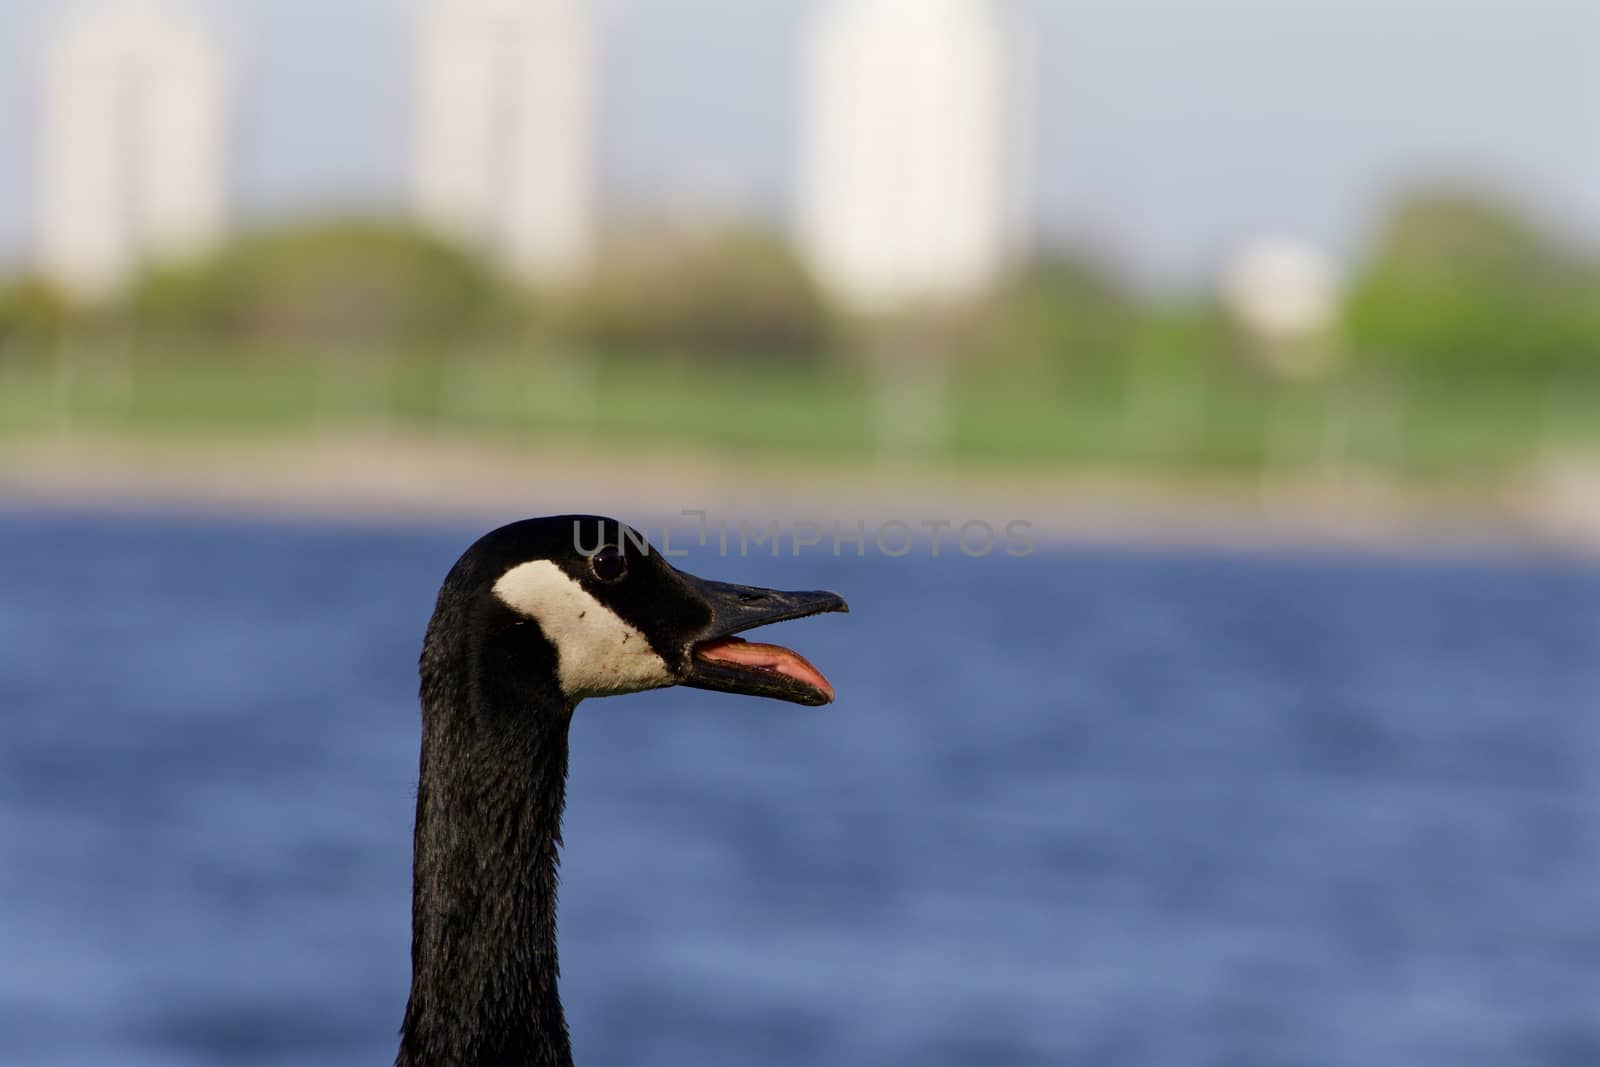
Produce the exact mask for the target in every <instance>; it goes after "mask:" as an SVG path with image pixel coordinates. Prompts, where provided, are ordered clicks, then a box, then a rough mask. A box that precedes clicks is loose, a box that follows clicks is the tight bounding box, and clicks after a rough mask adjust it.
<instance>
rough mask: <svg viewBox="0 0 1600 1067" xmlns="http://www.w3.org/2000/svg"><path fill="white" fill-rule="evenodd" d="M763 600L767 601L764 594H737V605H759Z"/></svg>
mask: <svg viewBox="0 0 1600 1067" xmlns="http://www.w3.org/2000/svg"><path fill="white" fill-rule="evenodd" d="M765 599H767V594H765V593H740V594H739V603H741V604H759V603H760V602H761V601H763V600H765Z"/></svg>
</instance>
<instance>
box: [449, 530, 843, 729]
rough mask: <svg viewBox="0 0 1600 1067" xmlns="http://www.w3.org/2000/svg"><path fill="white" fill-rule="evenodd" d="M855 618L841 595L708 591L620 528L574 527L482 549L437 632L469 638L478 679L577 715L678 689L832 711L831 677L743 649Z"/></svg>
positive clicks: (495, 539)
mask: <svg viewBox="0 0 1600 1067" xmlns="http://www.w3.org/2000/svg"><path fill="white" fill-rule="evenodd" d="M848 610H849V608H848V606H847V605H846V604H845V601H844V599H843V598H842V597H840V596H839V595H838V594H836V593H830V592H821V591H811V592H785V591H780V590H776V589H763V588H759V587H755V586H745V585H733V584H729V583H726V582H718V581H711V580H708V579H705V578H699V577H696V576H695V575H692V574H688V573H685V572H684V571H681V570H679V569H677V568H676V567H674V566H672V565H671V564H670V563H669V562H668V561H667V560H666V559H665V558H663V556H662V555H661V554H660V553H659V552H657V551H655V550H654V549H652V548H651V547H650V545H649V543H648V542H647V541H646V539H645V538H644V537H643V536H642V535H641V534H639V532H638V531H637V530H634V529H633V528H631V527H628V526H626V525H624V524H622V523H619V522H617V521H616V520H614V519H606V518H600V517H598V516H592V515H563V516H556V517H553V518H544V519H530V520H527V521H524V522H518V523H513V524H512V525H509V526H505V527H502V528H501V529H499V530H496V531H494V532H493V533H491V534H488V535H487V536H485V537H484V538H482V539H481V540H479V541H478V542H477V544H475V545H473V546H472V548H470V549H469V550H468V551H467V553H466V554H465V555H464V556H463V557H462V558H461V560H460V562H458V563H457V564H456V567H455V569H454V570H453V571H452V572H451V574H450V577H449V578H447V579H446V581H445V585H444V588H443V589H442V590H441V592H440V599H439V609H438V611H437V612H436V614H435V625H436V627H437V626H439V624H440V623H441V622H443V623H446V624H448V625H449V627H450V628H451V629H452V630H453V631H454V632H455V633H457V634H459V635H462V636H464V638H465V640H466V641H467V644H468V647H467V648H466V649H465V650H462V649H459V647H458V648H457V649H455V650H454V651H456V652H457V653H459V652H461V651H465V652H466V653H467V654H468V655H469V656H470V657H471V658H472V659H473V660H475V661H476V666H477V667H478V668H479V669H478V670H477V671H476V672H475V673H476V674H477V675H478V676H480V677H488V676H493V677H495V678H496V679H497V685H504V686H510V687H511V688H512V689H514V690H524V691H527V692H535V691H539V692H543V693H545V694H548V696H555V695H557V694H558V695H559V702H560V703H561V704H564V705H565V706H566V707H568V708H570V707H572V706H574V705H576V704H577V703H578V702H579V701H580V700H584V699H587V698H593V697H607V696H617V695H621V694H624V693H634V692H642V691H645V690H650V689H661V688H665V687H668V686H677V685H681V686H688V687H691V688H696V689H707V690H714V691H719V692H725V693H736V694H743V695H746V696H757V697H767V698H771V699H775V700H783V701H788V702H791V703H795V704H803V705H810V706H818V705H823V704H827V703H829V702H831V701H832V700H833V696H834V693H833V687H832V686H831V685H830V684H829V683H828V681H827V679H826V678H824V677H823V675H822V673H821V672H820V671H818V670H817V669H816V668H815V667H813V666H812V665H811V664H810V663H808V662H807V661H806V660H805V658H804V657H802V656H800V655H799V654H798V653H796V652H794V651H792V650H790V649H787V648H784V647H781V646H778V645H770V644H758V643H753V642H749V641H747V640H745V639H743V638H741V637H739V636H738V635H740V634H742V633H745V632H746V631H749V630H752V629H755V628H756V627H760V626H766V625H769V624H771V623H777V622H784V621H787V620H791V619H799V618H804V617H806V616H809V615H817V614H821V613H824V612H835V611H848ZM430 643H431V642H430ZM425 660H426V657H425ZM424 668H425V673H426V662H425V663H424ZM552 683H553V689H554V691H555V692H554V693H552V692H551V689H552ZM548 696H547V699H548Z"/></svg>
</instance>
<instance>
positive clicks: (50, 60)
mask: <svg viewBox="0 0 1600 1067" xmlns="http://www.w3.org/2000/svg"><path fill="white" fill-rule="evenodd" d="M43 105H44V107H43V121H42V123H41V128H40V133H41V145H40V156H39V160H40V173H39V212H38V229H37V233H36V235H35V238H36V254H37V259H38V266H39V268H40V270H41V271H42V272H43V273H44V274H45V275H46V276H47V277H49V278H51V279H53V280H54V281H56V282H57V283H58V284H60V285H61V286H63V287H64V288H66V289H67V290H68V291H70V292H72V293H74V294H76V295H78V296H80V297H83V298H88V299H95V298H100V297H105V296H108V295H110V294H112V293H114V292H115V291H116V289H117V288H118V287H119V286H120V285H122V284H123V283H124V282H126V281H127V280H128V277H129V275H130V274H131V273H132V272H133V271H134V270H135V269H137V268H138V267H139V266H140V265H141V264H142V263H144V262H147V261H150V260H166V259H182V258H186V257H189V256H193V255H197V254H200V253H203V252H204V251H206V250H207V249H208V248H209V247H210V246H212V245H213V244H214V243H215V242H216V241H217V240H218V239H219V238H220V236H221V234H222V232H223V228H224V226H225V224H226V206H227V195H226V187H227V163H226V159H227V146H228V129H227V126H228V74H227V68H226V64H225V62H224V58H223V54H222V51H221V49H220V48H219V47H218V45H217V43H216V42H215V41H214V40H213V39H212V37H211V36H210V35H209V34H208V33H207V32H206V31H205V29H204V27H202V26H200V25H198V24H195V23H193V22H191V21H189V20H187V19H185V18H182V17H180V16H179V15H177V14H173V13H167V12H165V11H163V10H162V9H159V8H151V7H140V8H129V7H118V6H101V7H98V8H91V9H90V10H88V11H85V12H83V13H81V14H79V15H78V16H76V17H75V18H74V19H73V20H72V21H71V22H70V23H69V24H68V25H67V26H66V27H65V31H64V32H63V33H62V34H61V35H60V37H59V38H58V39H57V40H56V41H55V42H54V44H53V46H52V47H51V49H50V50H49V52H48V54H47V56H46V57H45V79H44V92H43Z"/></svg>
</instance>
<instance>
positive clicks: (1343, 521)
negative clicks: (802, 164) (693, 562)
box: [0, 434, 1600, 556]
mask: <svg viewBox="0 0 1600 1067" xmlns="http://www.w3.org/2000/svg"><path fill="white" fill-rule="evenodd" d="M0 508H9V509H13V510H14V509H18V508H25V509H74V510H112V511H128V510H131V511H141V512H148V511H183V512H192V513H202V514H225V515H246V516H250V515H255V516H271V517H305V518H334V519H337V518H357V519H379V520H383V519H393V520H411V521H416V520H426V519H438V520H444V519H462V520H473V521H484V522H492V521H497V520H500V519H504V518H507V517H514V516H521V515H528V514H539V513H550V512H565V511H596V512H602V513H612V514H619V515H624V516H627V517H629V518H631V519H633V520H634V521H638V522H651V523H653V522H657V521H662V520H669V519H674V518H676V517H679V516H680V515H681V513H682V512H684V511H685V510H700V511H705V512H706V513H707V514H708V515H709V516H710V517H711V518H712V520H713V522H715V520H717V519H726V520H728V521H730V522H736V521H739V520H749V521H752V522H756V523H761V524H765V523H768V522H772V521H778V522H781V523H786V524H792V523H794V522H796V521H799V520H808V521H813V522H817V523H821V524H824V525H825V526H831V524H833V523H835V522H839V523H843V524H844V528H845V529H847V530H849V529H854V528H856V527H857V526H858V525H859V524H860V523H863V522H864V523H867V524H868V529H869V530H875V529H876V528H878V527H880V526H881V525H882V524H884V523H886V522H891V521H899V522H904V523H907V524H910V525H913V526H918V527H920V526H921V524H923V523H928V522H949V523H952V524H954V525H956V526H959V525H960V524H962V523H964V522H968V521H982V522H986V523H989V524H991V525H993V526H994V527H995V528H997V529H1001V528H1003V527H1004V526H1005V525H1006V524H1007V523H1011V522H1016V521H1023V522H1026V523H1028V524H1030V528H1031V531H1032V534H1033V536H1034V538H1035V539H1036V540H1039V541H1065V542H1103V543H1129V544H1141V545H1175V546H1176V545H1194V546H1218V547H1241V548H1249V547H1275V548H1289V549H1293V548H1321V547H1338V548H1356V549H1373V550H1380V551H1407V550H1420V551H1439V550H1451V551H1472V550H1476V549H1482V550H1486V551H1493V550H1501V549H1514V550H1524V551H1534V552H1548V553H1559V554H1578V555H1584V556H1600V476H1597V474H1596V472H1595V470H1594V469H1593V468H1574V469H1571V470H1566V471H1556V472H1548V473H1545V474H1543V475H1541V476H1539V477H1536V478H1529V479H1526V480H1524V481H1522V482H1518V483H1515V484H1505V485H1491V486H1477V487H1442V486H1429V487H1419V486H1416V485H1403V486H1402V485H1398V484H1396V483H1393V482H1388V481H1384V480H1379V479H1371V478H1363V479H1357V478H1352V477H1345V478H1342V479H1338V480H1331V479H1330V480H1324V481H1314V480H1297V481H1295V482H1292V483H1290V482H1272V481H1239V480H1234V481H1228V480H1215V481H1207V482H1196V481H1193V480H1182V481H1178V480H1168V479H1161V478H1154V477H1151V478H1142V477H1138V476H1130V475H1116V476H1104V477H1102V476H1095V475H1091V474H1077V473H1074V474H1062V473H1058V472H1049V471H1042V470H1041V471H1017V470H1015V469H1004V470H1002V469H995V470H983V469H980V468H960V469H954V470H952V469H949V468H938V469H929V468H922V467H916V466H872V465H861V464H839V465H830V464H825V463H796V462H794V461H792V460H781V459H765V458H763V459H760V460H741V459H735V458H730V457H727V456H723V455H714V454H706V453H698V452H693V451H685V450H681V449H680V450H660V451H644V450H625V449H618V448H614V447H597V446H593V445H570V444H569V445H528V444H525V443H520V442H519V443H515V444H512V443H506V442H497V441H493V440H469V439H463V438H460V437H449V438H432V437H427V436H417V435H413V436H400V435H388V434H384V435H339V436H325V435H308V436H306V437H304V438H302V439H297V440H286V439H281V438H275V439H266V438H263V439H258V440H250V439H238V438H229V439H212V438H204V437H193V438H164V439H154V438H150V437H145V436H138V437H117V436H75V437H71V438H65V437H58V438H49V439H27V440H11V441H0ZM678 521H679V522H680V523H689V524H692V522H693V520H688V519H678Z"/></svg>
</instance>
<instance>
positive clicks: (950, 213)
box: [799, 0, 1030, 311]
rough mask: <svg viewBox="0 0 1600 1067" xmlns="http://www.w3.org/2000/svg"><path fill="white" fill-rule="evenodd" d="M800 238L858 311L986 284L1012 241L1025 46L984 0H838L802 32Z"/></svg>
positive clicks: (1020, 221) (1024, 101)
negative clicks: (804, 83) (804, 36)
mask: <svg viewBox="0 0 1600 1067" xmlns="http://www.w3.org/2000/svg"><path fill="white" fill-rule="evenodd" d="M806 48H807V53H806V55H805V57H804V59H803V68H804V70H805V72H806V78H807V82H808V84H807V86H806V95H805V109H806V113H805V115H804V116H803V119H802V130H803V133H802V139H803V140H802V145H801V151H800V171H801V172H800V175H799V187H800V201H801V202H800V219H799V223H800V237H801V244H802V246H803V247H804V249H805V252H806V255H807V257H808V259H809V260H810V262H811V266H812V269H813V270H814V271H815V272H816V274H817V276H818V278H819V279H820V281H821V282H822V283H823V284H824V285H825V286H826V287H827V288H828V289H830V290H831V291H832V292H833V293H834V294H835V295H836V296H837V297H838V298H840V299H842V300H844V301H846V302H847V303H848V304H850V305H852V306H854V307H856V308H858V309H860V310H863V311H883V310H892V309H893V308H894V307H896V306H899V305H902V304H905V303H907V302H912V301H919V300H938V299H951V298H955V299H959V298H961V297H967V296H973V295H977V294H981V293H982V292H983V291H985V290H986V289H988V288H989V287H991V286H992V285H993V284H994V282H995V281H996V279H997V278H998V277H999V275H1000V274H1001V272H1002V271H1003V270H1004V269H1005V267H1006V266H1007V264H1008V262H1009V261H1010V259H1011V258H1012V257H1013V256H1014V255H1015V254H1016V252H1017V251H1018V250H1019V247H1018V246H1019V244H1020V243H1021V241H1022V240H1023V235H1024V233H1025V231H1026V225H1025V222H1026V220H1025V218H1024V214H1025V212H1024V209H1023V204H1024V201H1025V196H1024V184H1025V183H1024V177H1023V174H1024V170H1025V169H1026V166H1027V162H1028V160H1027V142H1028V138H1027V136H1026V134H1025V129H1026V127H1027V125H1028V119H1029V117H1030V116H1029V111H1030V109H1029V107H1028V96H1029V93H1028V92H1027V83H1028V81H1029V79H1028V78H1027V77H1025V75H1024V66H1025V64H1023V62H1022V59H1023V52H1022V49H1021V48H1020V47H1019V42H1018V41H1016V40H1014V39H1013V38H1012V36H1011V34H1010V33H1009V32H1008V30H1007V27H1006V26H1005V24H1004V22H1003V20H1002V17H1001V14H1000V12H998V11H996V10H995V8H994V6H993V5H992V4H991V3H990V2H989V0H830V2H829V3H828V4H827V5H826V6H825V7H824V9H823V11H822V13H821V15H820V16H819V21H818V23H817V25H816V26H815V27H814V30H813V33H812V35H811V38H810V40H809V41H808V42H807V45H806Z"/></svg>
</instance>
